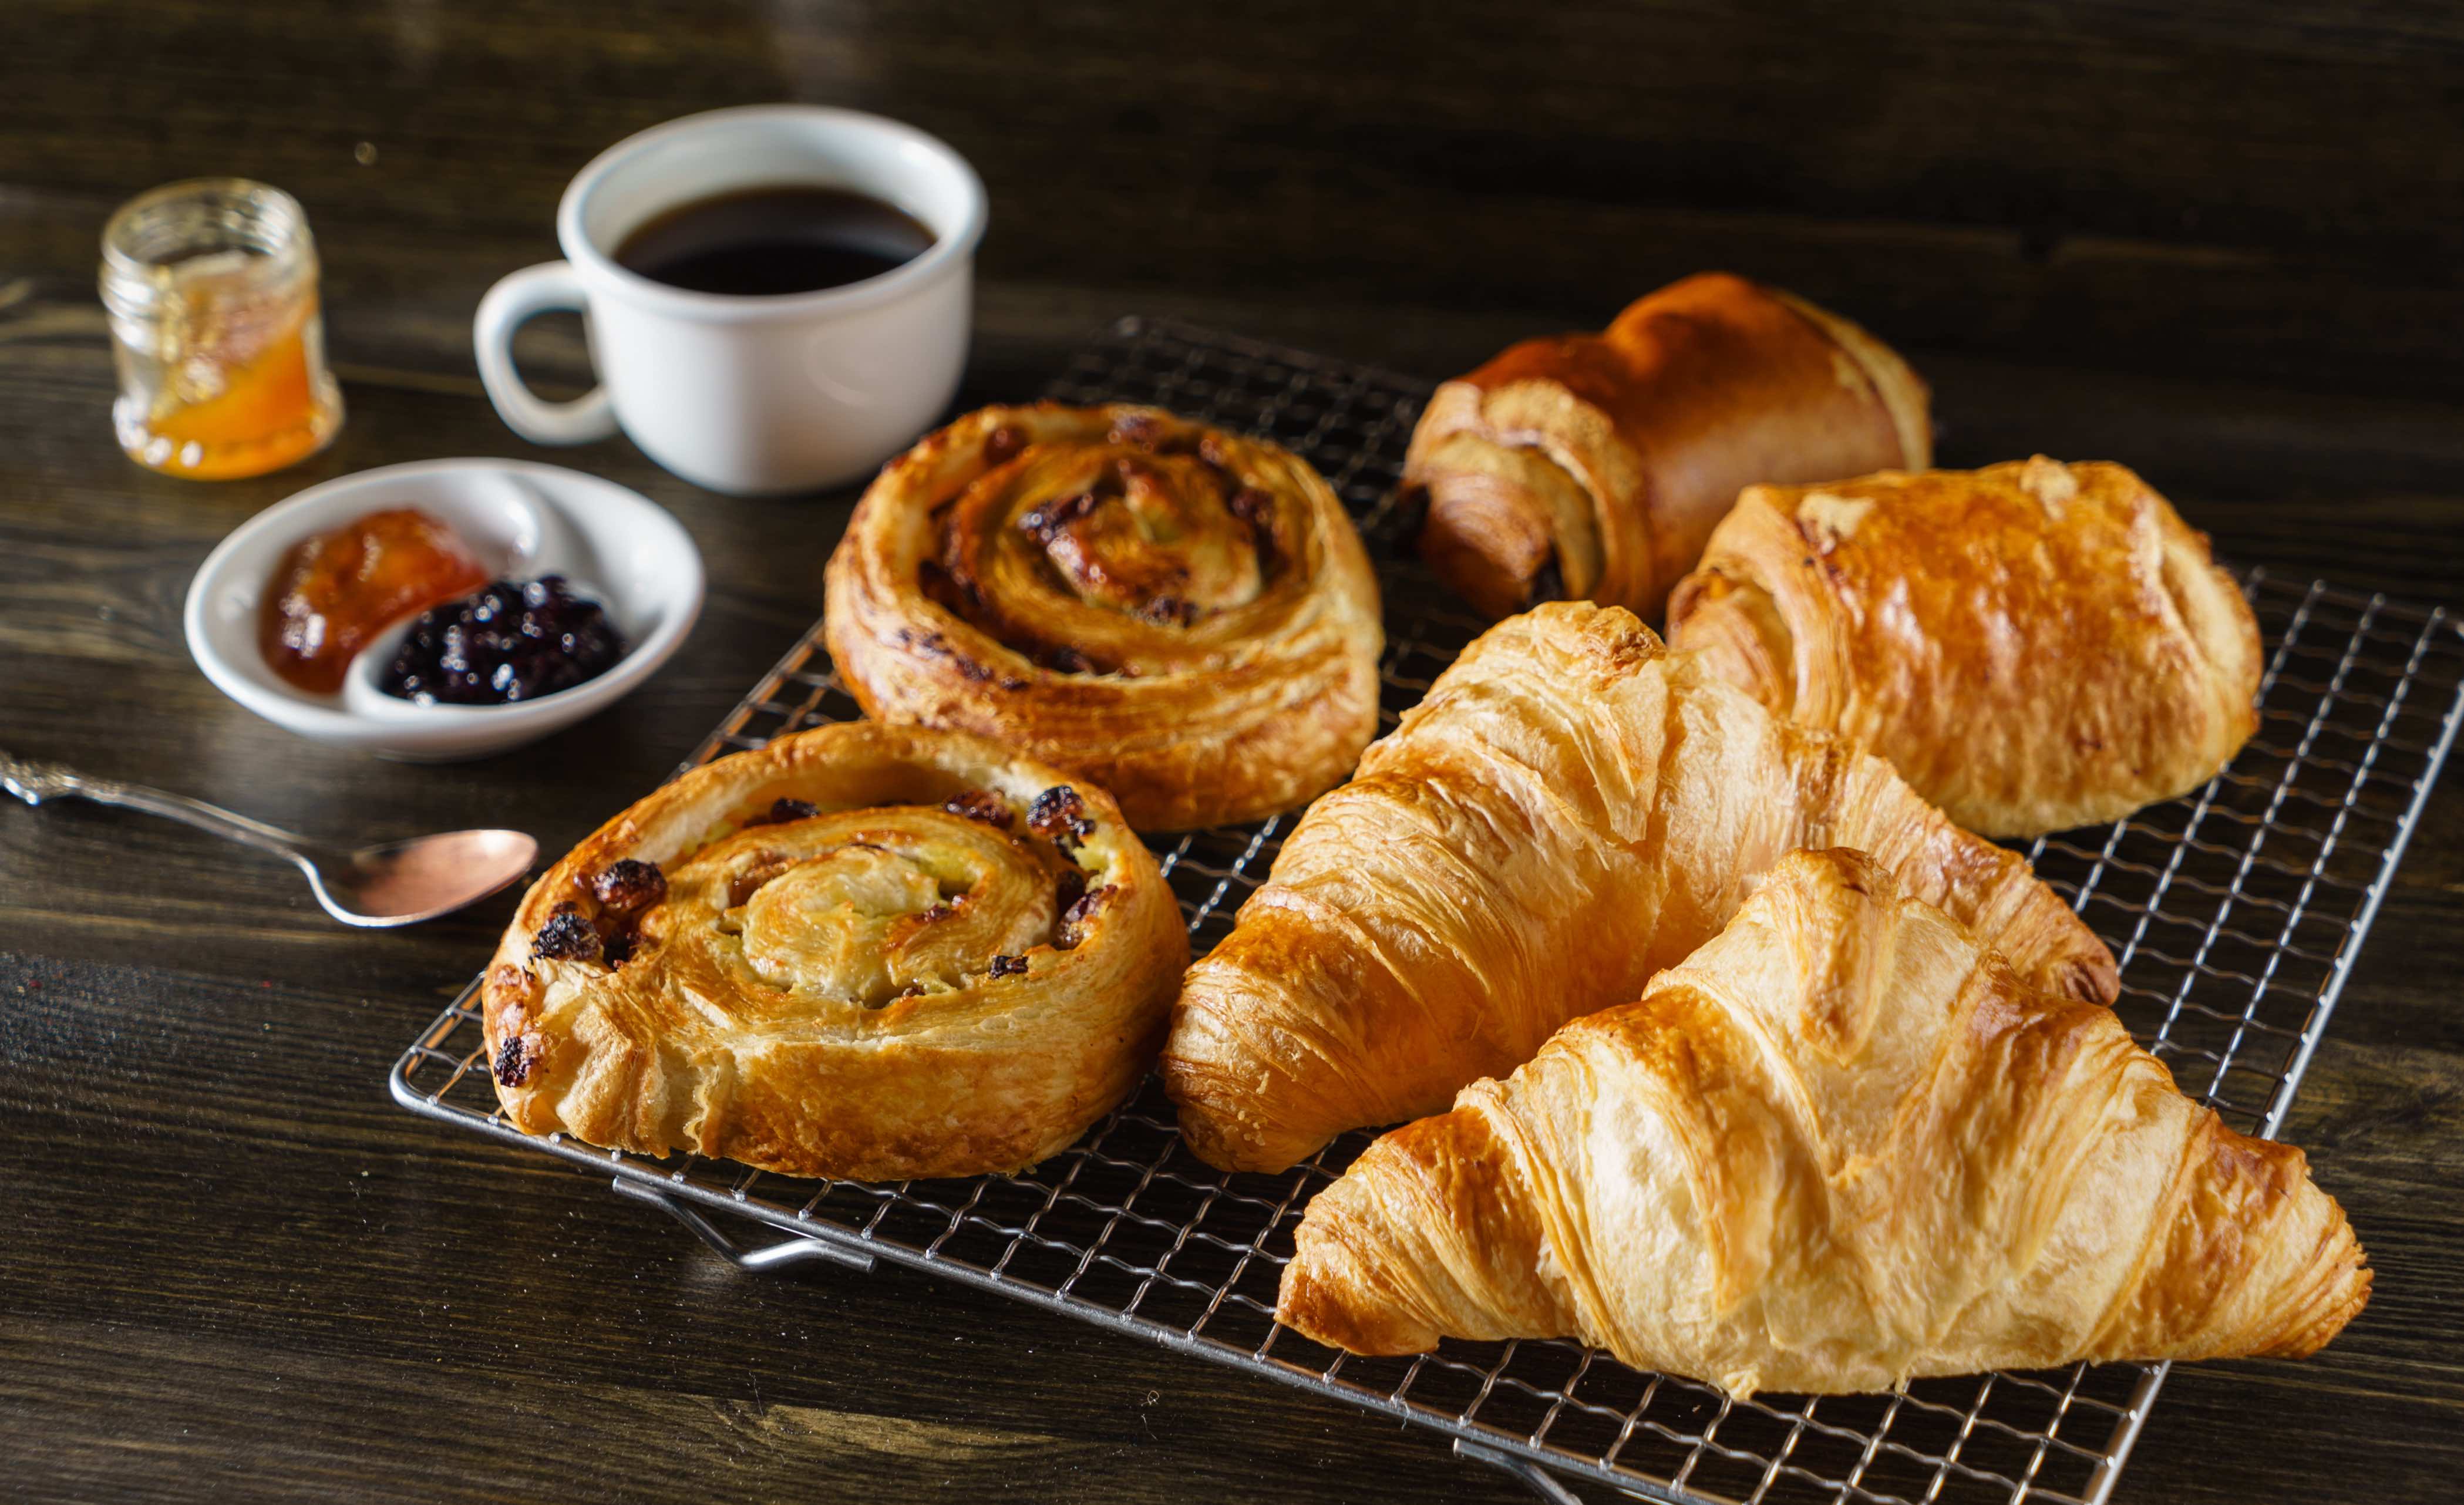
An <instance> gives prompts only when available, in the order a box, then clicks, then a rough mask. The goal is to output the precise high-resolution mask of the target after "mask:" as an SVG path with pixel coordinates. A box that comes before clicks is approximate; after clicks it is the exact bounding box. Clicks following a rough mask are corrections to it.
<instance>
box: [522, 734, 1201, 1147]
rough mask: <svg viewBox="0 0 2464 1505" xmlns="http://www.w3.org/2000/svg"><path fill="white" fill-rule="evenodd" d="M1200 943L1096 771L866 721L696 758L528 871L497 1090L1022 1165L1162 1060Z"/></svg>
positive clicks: (617, 1134) (600, 1110)
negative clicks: (537, 874)
mask: <svg viewBox="0 0 2464 1505" xmlns="http://www.w3.org/2000/svg"><path fill="white" fill-rule="evenodd" d="M1188 960H1189V941H1188V936H1187V933H1186V932H1185V931H1184V930H1183V929H1182V928H1181V919H1180V911H1179V908H1178V906H1177V904H1176V903H1175V902H1174V900H1173V896H1172V894H1171V891H1170V890H1169V889H1168V888H1167V887H1166V886H1165V882H1164V878H1163V875H1162V874H1160V873H1159V872H1158V871H1157V869H1156V865H1155V857H1154V856H1153V854H1151V853H1150V852H1148V851H1147V849H1146V846H1145V845H1144V843H1142V842H1140V841H1139V840H1138V838H1137V836H1136V834H1135V833H1134V832H1133V831H1132V830H1130V829H1129V826H1128V825H1127V823H1126V822H1124V821H1123V820H1122V818H1121V814H1120V811H1119V809H1118V808H1117V807H1115V806H1114V805H1113V803H1112V801H1111V798H1110V797H1109V796H1107V795H1106V794H1105V793H1104V792H1103V791H1102V790H1101V789H1099V788H1097V787H1095V786H1093V785H1091V784H1088V783H1086V782H1083V781H1079V780H1074V779H1071V778H1070V777H1069V776H1067V775H1065V774H1063V773H1062V772H1061V771H1060V770H1058V769H1056V768H1052V767H1050V766H1048V765H1046V764H1041V763H1037V762H1035V761H1033V760H1031V759H1028V758H1023V757H1020V756H1018V755H1016V754H1014V753H1011V752H1009V751H1007V750H1005V749H1002V748H1001V747H997V746H995V745H994V744H992V743H990V742H987V741H982V740H981V739H979V738H975V737H970V736H966V735H964V734H961V733H956V732H937V731H932V730H929V729H926V728H922V727H897V726H883V725H878V724H873V723H869V722H868V723H855V722H850V723H846V724H841V725H833V726H825V727H821V728H818V729H816V730H813V731H808V732H803V733H799V734H796V735H793V736H789V737H782V738H781V739H779V740H778V741H774V742H772V743H770V744H769V745H768V746H766V747H764V748H761V749H759V751H754V752H746V753H739V754H737V755H736V756H734V757H731V758H724V759H721V760H719V761H717V762H715V763H712V764H706V765H704V766H702V767H699V768H695V769H693V770H692V771H691V772H689V773H686V774H685V775H684V776H683V777H681V778H679V779H677V780H676V781H675V782H674V783H672V784H670V785H669V786H666V787H665V788H662V789H660V790H658V791H657V792H656V793H654V794H652V795H650V796H649V798H647V799H645V800H643V801H641V802H640V803H639V804H636V805H635V806H634V807H633V808H630V809H628V810H627V811H625V812H624V813H623V814H622V815H619V816H617V817H616V818H615V819H614V820H612V821H609V822H608V823H607V824H606V825H605V826H603V827H601V828H600V829H599V830H597V831H595V832H593V833H592V834H591V835H590V836H589V838H588V839H586V840H584V841H583V843H582V845H580V846H578V847H576V848H575V849H574V850H573V851H572V852H570V853H568V854H567V855H566V856H565V858H564V859H563V860H562V861H561V862H559V863H558V864H557V865H556V866H555V867H554V868H552V869H550V870H549V871H548V873H547V874H546V875H545V876H544V877H542V878H540V879H539V882H538V883H537V884H536V885H534V886H533V887H532V889H531V891H530V893H529V894H528V896H525V897H524V898H523V900H522V903H521V908H520V910H519V911H518V912H517V914H516V915H515V917H514V922H513V924H512V926H511V927H510V928H509V929H507V931H506V932H505V937H504V941H503V943H502V944H501V945H500V946H499V947H498V948H497V951H496V955H495V961H494V962H493V963H492V964H491V965H490V966H489V969H488V975H487V980H486V984H485V989H484V1001H483V1018H484V1022H485V1026H486V1030H487V1040H488V1059H489V1064H490V1068H491V1070H492V1072H493V1073H494V1075H495V1084H496V1094H497V1096H498V1098H499V1100H500V1101H501V1102H502V1104H503V1106H504V1112H505V1116H506V1118H509V1119H510V1120H511V1121H512V1122H513V1123H514V1124H515V1125H516V1126H517V1127H518V1128H520V1129H522V1130H524V1131H526V1132H528V1133H532V1134H545V1133H549V1132H552V1131H562V1132H564V1133H567V1134H570V1135H573V1136H575V1137H576V1138H578V1139H581V1140H585V1141H587V1142H589V1143H592V1144H597V1145H603V1146H607V1147H611V1148H617V1149H624V1150H629V1151H633V1152H636V1153H640V1154H646V1155H664V1154H667V1153H669V1152H671V1151H675V1150H688V1151H692V1152H693V1153H695V1154H700V1155H707V1156H711V1157H714V1158H718V1159H726V1160H734V1161H740V1162H743V1163H745V1164H748V1165H754V1166H758V1167H759V1168H761V1169H764V1170H775V1171H780V1172H782V1173H785V1174H788V1175H796V1176H831V1177H844V1178H849V1179H856V1180H875V1181H877V1180H893V1179H904V1178H907V1177H916V1176H961V1175H975V1174H979V1173H983V1172H996V1171H1015V1170H1019V1169H1023V1167H1025V1166H1028V1165H1031V1164H1034V1163H1035V1162H1038V1161H1040V1160H1043V1159H1044V1158H1045V1157H1046V1156H1049V1155H1051V1154H1053V1153H1054V1152H1056V1151H1058V1150H1060V1149H1063V1148H1064V1147H1066V1146H1067V1145H1068V1144H1069V1143H1070V1141H1072V1140H1075V1139H1076V1138H1077V1137H1078V1136H1079V1135H1080V1134H1081V1133H1083V1132H1084V1131H1085V1130H1086V1128H1087V1127H1088V1125H1089V1124H1091V1123H1092V1122H1094V1121H1095V1120H1096V1119H1097V1118H1101V1117H1102V1116H1103V1115H1104V1114H1105V1113H1106V1112H1108V1111H1110V1110H1111V1108H1112V1107H1113V1105H1114V1104H1116V1103H1118V1102H1119V1101H1120V1100H1121V1098H1122V1097H1123V1096H1126V1095H1127V1094H1128V1093H1129V1091H1130V1090H1131V1088H1132V1087H1133V1085H1135V1083H1136V1082H1137V1081H1138V1079H1139V1078H1140V1077H1141V1076H1143V1075H1144V1074H1145V1073H1146V1071H1147V1068H1148V1066H1149V1065H1150V1064H1151V1063H1152V1062H1153V1060H1154V1058H1155V1050H1156V1046H1157V1044H1158V1042H1159V1040H1160V1038H1161V1034H1162V1030H1163V1027H1164V1021H1165V1016H1166V1013H1167V1010H1168V1009H1169V1007H1170V1006H1171V1002H1172V997H1173V993H1174V991H1175V989H1176V988H1177V985H1178V983H1179V979H1180V973H1181V969H1182V967H1183V966H1185V965H1186V964H1187V963H1188Z"/></svg>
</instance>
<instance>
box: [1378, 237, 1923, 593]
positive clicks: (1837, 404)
mask: <svg viewBox="0 0 2464 1505" xmlns="http://www.w3.org/2000/svg"><path fill="white" fill-rule="evenodd" d="M1932 448H1933V430H1932V426H1931V422H1930V420H1929V419H1928V418H1927V417H1926V414H1925V384H1924V383H1923V382H1920V381H1918V380H1917V378H1916V376H1915V374H1914V373H1913V372H1911V371H1910V370H1909V369H1908V368H1907V365H1905V363H1903V362H1902V361H1901V360H1900V358H1899V357H1898V356H1897V355H1896V354H1894V353H1893V352H1892V351H1891V349H1890V348H1889V347H1888V346H1887V345H1884V344H1883V343H1881V341H1879V340H1876V339H1875V338H1874V337H1873V336H1871V335H1869V334H1867V333H1866V332H1865V331H1864V330H1862V329H1859V328H1858V327H1857V326H1856V325H1855V324H1852V323H1850V322H1849V321H1846V320H1844V319H1841V318H1839V317H1837V315H1834V314H1830V313H1826V312H1824V311H1823V310H1822V309H1819V308H1816V307H1815V306H1814V305H1813V304H1811V303H1808V302H1805V301H1804V300H1802V299H1796V298H1792V297H1790V296H1789V295H1788V294H1786V293H1782V292H1778V291H1776V290H1773V289H1771V288H1766V287H1762V286H1758V285H1757V284H1755V283H1752V282H1749V281H1747V280H1746V279H1745V278H1743V277H1730V276H1728V275H1727V274H1726V273H1704V274H1703V275H1701V276H1699V277H1687V278H1685V279H1684V280H1683V281H1682V282H1674V283H1671V284H1670V285H1668V286H1667V287H1663V288H1661V290H1660V291H1659V292H1656V293H1653V294H1650V295H1648V296H1646V297H1644V298H1641V299H1637V300H1636V301H1635V302H1634V303H1633V304H1632V305H1631V306H1630V307H1628V308H1627V309H1626V310H1625V312H1623V313H1621V314H1619V315H1618V316H1617V320H1616V321H1615V322H1613V323H1611V324H1610V325H1609V326H1608V328H1607V329H1605V330H1603V331H1601V332H1600V333H1598V334H1575V335H1556V336H1551V337H1550V338H1547V339H1542V340H1527V341H1525V342H1524V343H1521V344H1518V345H1514V346H1512V347H1511V348H1509V349H1507V350H1506V351H1505V352H1504V353H1502V354H1500V355H1499V356H1497V357H1496V358H1495V359H1494V360H1492V361H1490V362H1489V363H1488V364H1487V365H1484V366H1482V367H1481V368H1480V369H1478V370H1476V371H1473V372H1472V373H1471V374H1470V375H1468V376H1464V377H1462V378H1460V379H1458V380H1456V381H1451V382H1448V383H1446V384H1445V385H1444V386H1442V387H1439V388H1438V390H1437V393H1436V395H1434V396H1433V397H1431V398H1430V400H1429V406H1428V410H1427V411H1426V412H1424V413H1422V414H1421V416H1420V422H1419V427H1418V428H1416V429H1415V430H1414V431H1413V432H1412V445H1411V451H1410V454H1408V456H1407V457H1406V459H1405V462H1404V469H1403V491H1404V495H1405V496H1406V497H1411V498H1424V499H1425V500H1426V503H1427V513H1426V522H1425V524H1424V526H1423V527H1422V529H1421V533H1420V552H1421V554H1422V555H1423V556H1424V557H1425V558H1426V559H1427V560H1428V562H1429V565H1430V567H1431V568H1433V569H1435V570H1436V571H1437V573H1438V574H1439V576H1440V577H1441V578H1442V579H1443V580H1444V581H1445V582H1446V583H1447V584H1448V585H1451V586H1453V587H1455V588H1456V589H1457V590H1459V591H1461V592H1462V593H1463V595H1464V596H1465V597H1466V598H1468V599H1469V600H1470V601H1471V603H1472V604H1473V605H1474V606H1476V607H1478V608H1479V609H1482V610H1483V611H1485V612H1487V613H1488V614H1489V615H1490V616H1505V615H1507V613H1508V612H1513V611H1520V610H1522V609H1525V608H1526V607H1529V606H1531V605H1534V604H1536V603H1538V602H1543V601H1555V600H1560V599H1563V600H1569V601H1597V602H1600V603H1601V604H1603V605H1607V606H1621V607H1626V608H1630V609H1633V610H1635V611H1639V612H1640V613H1642V614H1643V615H1644V616H1656V615H1658V614H1659V611H1660V607H1661V601H1662V600H1664V599H1665V598H1666V596H1667V594H1668V588H1669V587H1671V586H1674V585H1675V584H1676V583H1677V580H1678V577H1679V576H1681V575H1683V574H1684V573H1685V571H1686V570H1688V569H1690V568H1692V567H1693V565H1694V561H1695V558H1696V557H1697V556H1698V555H1700V554H1701V553H1702V552H1703V541H1704V540H1705V539H1706V538H1708V537H1710V534H1711V526H1712V524H1713V523H1716V522H1718V521H1719V520H1720V519H1721V517H1722V515H1723V514H1725V513H1726V512H1727V510H1728V508H1729V507H1730V506H1731V505H1733V504H1734V503H1735V501H1736V499H1737V492H1738V490H1739V488H1741V487H1744V486H1746V485H1748V484H1749V483H1751V482H1754V481H1806V480H1823V479H1827V478H1829V477H1831V476H1861V475H1863V474H1864V473H1866V472H1867V471H1877V470H1881V469H1884V468H1885V467H1890V466H1915V467H1923V466H1924V465H1925V464H1927V463H1928V461H1929V457H1930V455H1931V454H1932Z"/></svg>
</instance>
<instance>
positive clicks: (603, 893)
mask: <svg viewBox="0 0 2464 1505" xmlns="http://www.w3.org/2000/svg"><path fill="white" fill-rule="evenodd" d="M590 896H591V897H593V898H595V899H597V900H599V902H600V903H601V904H602V905H603V906H605V908H607V909H610V910H614V911H615V912H617V913H618V914H627V915H629V914H631V913H632V912H633V911H635V910H637V909H648V908H649V907H650V906H651V905H653V904H656V903H658V902H659V901H660V900H662V899H664V898H666V897H667V896H668V875H667V874H664V873H661V872H660V871H659V865H658V864H657V863H655V862H644V861H642V860H640V859H639V858H636V857H619V858H617V859H616V860H615V861H613V862H611V863H609V864H607V866H605V867H604V868H602V869H600V870H599V873H598V875H597V876H595V877H593V878H592V879H591V880H590Z"/></svg>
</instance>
